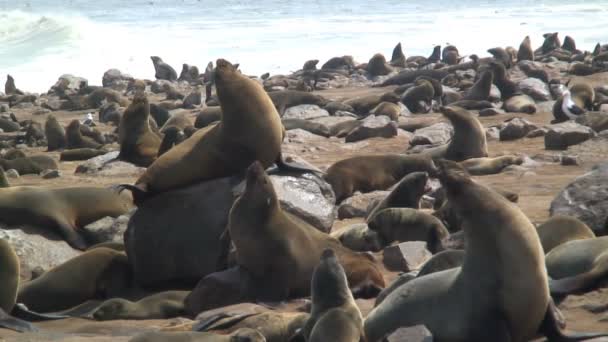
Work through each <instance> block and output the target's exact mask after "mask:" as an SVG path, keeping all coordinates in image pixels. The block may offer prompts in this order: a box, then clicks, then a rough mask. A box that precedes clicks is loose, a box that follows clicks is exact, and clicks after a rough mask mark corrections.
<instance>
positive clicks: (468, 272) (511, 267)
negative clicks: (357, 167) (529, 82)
mask: <svg viewBox="0 0 608 342" xmlns="http://www.w3.org/2000/svg"><path fill="white" fill-rule="evenodd" d="M439 166H440V170H441V172H440V175H439V179H440V181H441V183H442V184H443V186H444V187H445V188H446V189H447V195H448V198H449V201H450V202H452V203H453V205H454V207H455V208H456V210H457V211H458V213H459V214H460V215H461V216H462V217H463V220H464V224H463V229H464V232H465V236H466V240H467V248H466V251H465V256H464V264H463V266H462V267H461V268H454V269H450V270H446V271H442V272H438V273H433V274H429V275H426V276H424V277H420V278H416V279H413V280H411V281H409V282H407V283H405V284H404V285H402V286H400V287H399V288H397V289H396V290H395V291H393V292H392V293H390V294H389V295H388V296H387V297H386V299H385V300H384V301H383V302H382V303H381V304H380V305H379V306H377V307H376V308H375V309H374V310H372V312H371V313H370V314H369V315H368V316H367V318H366V320H365V325H364V329H365V335H366V337H367V338H368V340H369V341H370V342H374V341H380V340H381V339H382V338H384V337H385V336H386V335H388V334H390V333H391V332H393V331H395V330H396V329H398V328H399V327H406V326H413V325H417V324H424V325H425V326H426V328H427V329H429V331H430V332H431V334H432V335H433V338H434V339H435V340H439V341H517V342H523V341H528V340H530V339H532V338H533V337H534V336H535V335H536V333H537V332H539V330H540V332H541V333H543V334H544V335H546V336H550V337H556V336H559V337H564V335H563V334H562V332H561V330H560V327H559V326H558V325H557V320H556V317H555V314H556V311H555V310H554V306H553V305H552V301H551V298H550V295H549V287H548V283H547V271H546V269H545V262H544V253H543V251H542V246H541V244H540V241H539V239H538V236H537V234H536V232H535V228H534V226H533V225H532V223H531V222H530V221H529V220H528V218H527V217H526V216H525V215H524V214H523V212H521V210H520V209H519V208H518V207H517V206H515V205H514V204H512V203H510V202H509V201H507V200H506V199H505V198H504V197H503V196H501V195H500V194H498V193H496V192H494V191H492V190H491V189H489V188H487V187H485V186H483V185H481V184H478V183H476V182H474V181H473V180H472V179H471V178H470V177H469V176H468V175H467V174H466V171H464V170H463V169H462V168H461V167H460V166H459V165H457V164H456V163H453V162H448V161H446V162H441V163H440V164H439ZM437 308H441V310H437ZM446 322H449V324H446Z"/></svg>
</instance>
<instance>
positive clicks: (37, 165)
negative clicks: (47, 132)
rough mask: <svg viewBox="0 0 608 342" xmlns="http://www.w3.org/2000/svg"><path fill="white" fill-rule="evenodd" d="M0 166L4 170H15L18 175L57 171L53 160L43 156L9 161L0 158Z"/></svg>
mask: <svg viewBox="0 0 608 342" xmlns="http://www.w3.org/2000/svg"><path fill="white" fill-rule="evenodd" d="M0 166H2V168H4V169H5V170H10V169H15V170H17V172H19V174H20V175H27V174H39V173H40V172H42V171H44V170H57V168H58V166H57V163H56V162H55V160H54V159H53V158H52V157H50V156H45V155H38V156H31V157H24V158H15V159H10V160H6V159H2V158H0Z"/></svg>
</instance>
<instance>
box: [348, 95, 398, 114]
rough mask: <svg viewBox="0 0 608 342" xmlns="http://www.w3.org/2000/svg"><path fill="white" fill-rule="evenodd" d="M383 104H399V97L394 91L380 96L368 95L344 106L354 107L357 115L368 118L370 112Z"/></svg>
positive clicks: (351, 100) (352, 100)
mask: <svg viewBox="0 0 608 342" xmlns="http://www.w3.org/2000/svg"><path fill="white" fill-rule="evenodd" d="M381 102H392V103H397V102H399V96H397V94H395V93H394V92H392V91H389V92H386V93H384V94H378V95H367V96H361V97H356V98H352V99H348V100H346V101H344V104H345V105H347V106H350V107H352V109H353V111H354V113H355V114H357V115H359V116H367V114H369V111H370V110H372V109H374V107H376V106H377V105H378V104H380V103H381Z"/></svg>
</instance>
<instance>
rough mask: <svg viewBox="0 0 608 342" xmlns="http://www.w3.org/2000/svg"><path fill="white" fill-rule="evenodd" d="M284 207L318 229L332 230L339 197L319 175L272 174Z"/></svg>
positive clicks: (273, 182) (280, 201)
mask: <svg viewBox="0 0 608 342" xmlns="http://www.w3.org/2000/svg"><path fill="white" fill-rule="evenodd" d="M270 179H271V180H272V184H273V185H274V189H275V191H276V193H277V196H278V197H279V203H281V207H282V208H283V209H284V210H286V211H287V212H290V213H291V214H293V215H296V216H298V217H300V218H301V219H303V220H305V221H306V222H308V223H310V224H311V225H313V226H315V227H316V228H317V229H319V230H321V231H324V232H329V231H330V230H331V227H332V225H333V223H334V220H335V218H336V214H335V204H334V203H336V197H335V195H334V192H333V189H332V188H331V185H329V183H327V182H325V181H324V180H322V179H321V178H320V177H318V176H316V175H314V174H310V173H305V174H303V175H301V176H300V175H298V176H293V175H271V176H270Z"/></svg>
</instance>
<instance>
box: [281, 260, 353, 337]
mask: <svg viewBox="0 0 608 342" xmlns="http://www.w3.org/2000/svg"><path fill="white" fill-rule="evenodd" d="M311 297H312V309H311V312H310V318H309V319H308V321H307V322H306V325H304V327H303V328H302V331H301V332H300V333H299V335H301V336H299V337H300V338H296V339H295V340H292V341H310V342H324V341H337V342H357V341H360V340H365V339H364V337H363V336H364V335H363V317H362V316H361V311H359V307H358V306H357V304H356V303H355V299H354V298H353V295H352V293H351V292H350V289H349V288H348V280H347V279H346V274H345V273H344V268H343V267H342V265H340V262H339V261H338V258H337V257H336V254H335V253H334V251H333V250H331V249H326V250H324V251H323V253H322V254H321V261H320V262H319V264H318V266H317V267H316V268H315V271H314V273H313V275H312V281H311Z"/></svg>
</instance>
